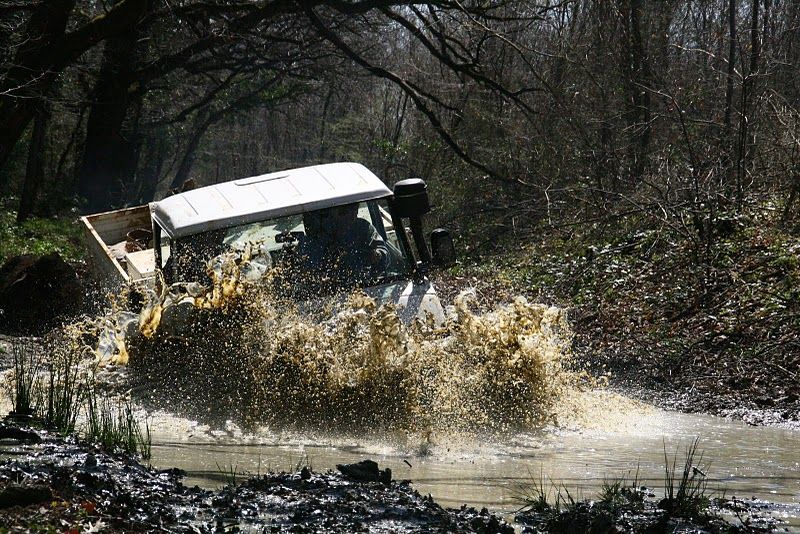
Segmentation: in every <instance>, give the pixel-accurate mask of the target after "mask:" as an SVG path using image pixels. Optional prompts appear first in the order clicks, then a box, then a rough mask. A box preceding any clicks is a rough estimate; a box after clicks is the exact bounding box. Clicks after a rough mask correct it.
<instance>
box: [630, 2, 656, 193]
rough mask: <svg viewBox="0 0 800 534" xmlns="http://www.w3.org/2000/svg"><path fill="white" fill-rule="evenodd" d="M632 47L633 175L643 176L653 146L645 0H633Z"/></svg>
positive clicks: (631, 18)
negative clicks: (643, 1)
mask: <svg viewBox="0 0 800 534" xmlns="http://www.w3.org/2000/svg"><path fill="white" fill-rule="evenodd" d="M630 35H631V42H630V45H631V47H630V51H631V67H632V71H633V72H632V74H633V95H634V96H633V105H634V107H635V110H634V113H635V117H636V122H637V123H638V124H637V125H636V126H635V128H634V130H633V131H634V132H635V133H634V139H635V143H634V148H635V152H634V155H633V178H634V179H635V180H636V181H639V180H641V179H642V177H643V174H644V172H645V168H646V167H647V160H648V152H649V147H650V134H651V132H652V128H651V126H650V119H651V117H650V85H651V75H650V60H649V58H648V57H647V51H646V50H645V46H644V40H643V38H642V0H631V3H630Z"/></svg>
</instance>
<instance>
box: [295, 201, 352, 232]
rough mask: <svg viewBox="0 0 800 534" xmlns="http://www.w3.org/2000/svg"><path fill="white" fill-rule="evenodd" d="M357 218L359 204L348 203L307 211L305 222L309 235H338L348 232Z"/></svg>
mask: <svg viewBox="0 0 800 534" xmlns="http://www.w3.org/2000/svg"><path fill="white" fill-rule="evenodd" d="M357 218H358V204H346V205H343V206H334V207H332V208H325V209H322V210H318V211H312V212H309V213H306V214H305V215H304V217H303V224H304V225H305V227H306V233H307V234H309V235H315V236H319V235H330V236H337V235H343V234H344V233H346V232H347V231H348V230H349V229H350V228H351V227H352V226H353V224H354V223H355V222H356V219H357Z"/></svg>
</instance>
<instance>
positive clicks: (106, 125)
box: [77, 30, 138, 213]
mask: <svg viewBox="0 0 800 534" xmlns="http://www.w3.org/2000/svg"><path fill="white" fill-rule="evenodd" d="M137 37H138V32H137V31H135V30H130V31H128V32H125V33H123V34H120V35H118V36H116V37H112V38H110V39H108V40H107V41H106V47H105V50H104V52H103V63H102V67H101V69H100V74H99V77H98V80H97V83H96V85H95V88H94V95H93V97H94V98H93V102H92V106H91V110H90V111H89V119H88V121H87V124H86V141H85V144H84V150H83V158H82V163H81V166H80V169H79V171H78V176H77V183H78V194H79V195H80V196H81V197H82V198H83V199H84V200H85V201H86V204H85V206H84V210H85V212H87V213H93V212H97V211H103V210H106V209H109V208H111V207H115V206H119V205H121V204H122V203H123V200H124V198H123V197H124V192H125V189H126V187H125V186H126V180H127V179H129V178H130V176H129V174H130V173H129V166H130V160H131V154H132V152H133V151H134V150H135V143H134V141H133V140H132V139H131V138H130V136H129V135H127V133H129V132H126V131H125V130H124V124H125V119H126V117H127V116H128V110H129V109H130V107H131V104H132V102H131V99H130V96H129V87H130V84H131V82H132V81H133V80H132V73H133V63H134V58H135V56H134V54H135V53H134V49H135V45H136V41H137Z"/></svg>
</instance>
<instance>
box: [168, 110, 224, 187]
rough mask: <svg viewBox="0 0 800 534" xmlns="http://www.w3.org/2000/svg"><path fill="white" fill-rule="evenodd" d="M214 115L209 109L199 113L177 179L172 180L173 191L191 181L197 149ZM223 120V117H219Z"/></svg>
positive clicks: (176, 174) (179, 166)
mask: <svg viewBox="0 0 800 534" xmlns="http://www.w3.org/2000/svg"><path fill="white" fill-rule="evenodd" d="M214 118H215V117H214V115H211V114H209V113H208V109H203V110H200V111H198V112H197V116H196V117H195V120H194V127H193V128H192V136H191V137H190V138H189V142H188V143H187V145H186V150H185V151H184V152H183V157H182V158H181V163H180V165H178V171H177V172H176V173H175V178H173V179H172V183H171V184H170V188H171V189H180V188H181V186H183V184H184V183H185V182H186V180H188V179H189V173H190V172H191V171H192V166H193V165H194V160H195V157H196V156H197V147H198V146H200V141H201V140H202V139H203V135H205V133H206V131H207V130H208V127H209V126H211V124H212V122H213V119H214ZM219 118H221V116H220V117H219Z"/></svg>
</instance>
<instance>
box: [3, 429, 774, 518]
mask: <svg viewBox="0 0 800 534" xmlns="http://www.w3.org/2000/svg"><path fill="white" fill-rule="evenodd" d="M0 458H2V461H0V532H2V533H5V532H66V533H69V534H72V533H82V532H110V533H114V532H175V533H188V532H198V533H204V532H485V533H505V532H508V533H510V532H514V531H515V526H516V529H517V531H522V532H530V533H537V532H564V533H566V532H713V533H717V532H720V533H721V532H772V531H776V530H782V528H781V524H780V523H779V522H777V521H776V520H775V519H772V518H770V516H769V515H768V514H761V513H760V511H759V505H758V503H755V502H750V503H746V502H742V501H736V502H731V501H716V502H713V503H709V504H710V505H711V507H710V508H707V509H705V508H704V509H703V510H696V511H695V513H694V514H692V515H691V516H690V517H685V516H681V515H680V514H677V513H675V512H674V510H673V511H671V510H670V509H671V507H672V508H675V506H673V505H672V504H670V503H669V502H667V503H666V504H665V501H664V500H662V501H661V502H658V501H656V500H654V499H653V497H654V495H653V494H651V493H649V492H648V490H647V489H646V488H627V489H626V488H621V489H620V491H617V492H614V493H613V494H612V495H611V497H609V498H608V499H605V500H598V501H582V502H577V503H575V502H568V501H563V502H561V505H560V506H554V504H553V503H550V504H547V503H542V502H536V501H535V499H533V500H531V501H529V502H528V503H527V505H528V506H527V507H526V510H525V511H522V512H520V513H519V514H517V516H516V518H515V521H516V525H511V524H509V523H507V522H506V521H505V520H504V519H503V518H501V517H500V516H498V515H496V514H494V513H491V512H489V511H487V510H486V509H482V510H476V509H475V508H471V507H467V506H463V507H461V508H458V509H448V508H443V507H441V506H440V505H438V504H437V503H436V502H434V500H433V499H432V498H431V497H430V496H423V495H420V493H419V492H417V491H416V490H414V488H413V484H412V483H411V482H409V481H395V480H392V479H391V472H390V471H389V470H388V469H385V470H381V469H380V468H379V466H378V465H377V464H375V463H374V462H371V461H369V460H366V461H363V462H361V463H359V464H351V465H346V466H339V472H327V473H316V472H313V471H312V470H311V469H310V468H309V467H304V468H302V469H301V470H300V471H299V472H296V473H269V474H266V475H260V476H256V477H253V478H250V479H248V480H246V481H244V482H242V483H240V484H230V485H228V486H226V487H224V488H222V489H220V490H217V491H210V490H206V489H201V488H199V487H197V486H195V487H187V486H185V485H184V484H183V483H182V482H181V479H182V477H183V473H182V472H181V471H180V470H177V469H171V470H161V471H159V470H155V469H152V468H148V467H145V466H144V465H142V464H141V463H139V462H138V461H137V460H136V459H135V458H133V457H131V456H128V455H124V454H118V453H113V452H108V451H104V450H101V449H99V448H97V447H95V446H89V445H86V444H82V443H79V442H77V441H76V440H75V439H73V438H67V439H62V438H59V437H55V436H53V435H51V434H48V433H46V432H43V431H40V430H31V429H27V428H20V427H17V426H13V425H8V424H3V425H0ZM523 504H525V503H522V502H521V506H522V505H523ZM720 514H726V515H727V516H729V519H728V521H725V520H723V519H722V518H721V515H720ZM730 518H734V519H733V520H731V519H730ZM734 523H737V524H736V525H735V524H734Z"/></svg>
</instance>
